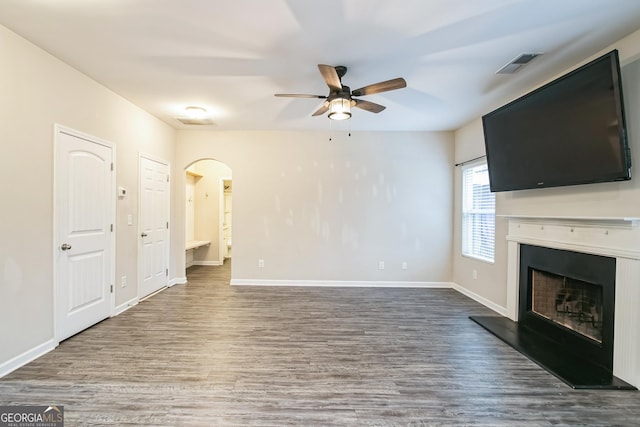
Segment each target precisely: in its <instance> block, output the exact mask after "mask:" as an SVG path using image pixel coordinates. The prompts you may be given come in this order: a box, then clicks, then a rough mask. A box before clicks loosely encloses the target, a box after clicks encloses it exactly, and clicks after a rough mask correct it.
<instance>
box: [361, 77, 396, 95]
mask: <svg viewBox="0 0 640 427" xmlns="http://www.w3.org/2000/svg"><path fill="white" fill-rule="evenodd" d="M403 87H407V82H406V81H405V80H404V79H403V78H402V77H398V78H397V79H391V80H387V81H384V82H380V83H374V84H372V85H369V86H365V87H361V88H360V89H356V90H354V91H353V92H351V94H352V95H353V96H363V95H373V94H374V93H380V92H387V91H389V90H396V89H402V88H403Z"/></svg>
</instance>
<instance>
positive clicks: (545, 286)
mask: <svg viewBox="0 0 640 427" xmlns="http://www.w3.org/2000/svg"><path fill="white" fill-rule="evenodd" d="M519 270H520V277H519V280H518V283H519V293H520V296H519V305H520V307H519V310H518V322H519V323H520V325H522V326H524V327H527V328H529V329H531V330H532V331H533V332H536V333H539V334H541V335H543V336H544V337H545V338H548V339H549V340H551V341H553V342H554V343H556V346H557V348H558V351H560V352H561V353H563V354H566V355H567V357H568V358H570V359H573V358H575V357H581V358H586V359H588V360H589V361H590V362H592V363H594V364H597V365H599V366H602V367H603V368H605V369H608V370H609V371H613V342H614V339H613V338H614V337H613V329H614V328H613V327H614V313H615V273H616V260H615V258H612V257H604V256H600V255H592V254H586V253H582V252H574V251H566V250H560V249H552V248H547V247H542V246H532V245H520V267H519ZM536 302H537V304H535V303H536ZM536 305H537V306H538V307H537V308H536Z"/></svg>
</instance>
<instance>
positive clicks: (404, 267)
mask: <svg viewBox="0 0 640 427" xmlns="http://www.w3.org/2000/svg"><path fill="white" fill-rule="evenodd" d="M402 269H403V270H406V269H407V261H402Z"/></svg>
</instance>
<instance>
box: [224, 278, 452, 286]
mask: <svg viewBox="0 0 640 427" xmlns="http://www.w3.org/2000/svg"><path fill="white" fill-rule="evenodd" d="M231 285H232V286H307V287H312V286H319V287H334V288H335V287H343V288H349V287H351V288H354V287H357V288H451V287H452V285H453V283H450V282H385V281H344V280H254V279H231Z"/></svg>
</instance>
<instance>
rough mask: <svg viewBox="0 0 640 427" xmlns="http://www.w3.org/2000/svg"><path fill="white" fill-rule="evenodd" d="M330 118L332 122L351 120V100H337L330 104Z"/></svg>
mask: <svg viewBox="0 0 640 427" xmlns="http://www.w3.org/2000/svg"><path fill="white" fill-rule="evenodd" d="M329 118H330V119H331V120H347V119H348V118H351V100H349V99H346V98H336V99H332V100H331V102H329Z"/></svg>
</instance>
